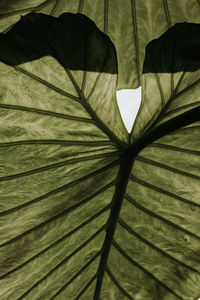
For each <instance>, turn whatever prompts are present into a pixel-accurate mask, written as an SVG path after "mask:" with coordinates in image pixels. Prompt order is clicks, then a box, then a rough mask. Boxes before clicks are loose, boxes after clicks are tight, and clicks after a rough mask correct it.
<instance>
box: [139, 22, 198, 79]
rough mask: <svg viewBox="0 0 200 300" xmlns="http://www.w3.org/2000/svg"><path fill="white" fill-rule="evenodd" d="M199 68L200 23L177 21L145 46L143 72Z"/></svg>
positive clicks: (187, 70)
mask: <svg viewBox="0 0 200 300" xmlns="http://www.w3.org/2000/svg"><path fill="white" fill-rule="evenodd" d="M199 69H200V24H193V23H186V22H184V23H177V24H176V25H174V26H172V27H171V28H170V29H169V30H167V31H166V32H165V33H164V34H163V35H161V37H159V38H158V39H155V40H152V41H151V42H150V43H149V44H148V45H147V47H146V55H145V60H144V65H143V73H176V72H181V71H183V72H194V71H197V70H199Z"/></svg>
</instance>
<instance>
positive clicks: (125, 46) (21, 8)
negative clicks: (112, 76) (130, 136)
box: [0, 0, 200, 89]
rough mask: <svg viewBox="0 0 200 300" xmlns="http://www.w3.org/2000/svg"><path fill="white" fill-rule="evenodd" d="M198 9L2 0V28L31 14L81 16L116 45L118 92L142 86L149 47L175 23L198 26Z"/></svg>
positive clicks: (118, 1)
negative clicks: (146, 48) (91, 21)
mask: <svg viewBox="0 0 200 300" xmlns="http://www.w3.org/2000/svg"><path fill="white" fill-rule="evenodd" d="M199 7H200V3H199V0H190V1H185V0H179V1H169V0H163V1H161V0H153V1H146V0H130V1H124V0H109V1H108V0H104V1H103V0H98V1H97V0H96V1H95V2H94V1H92V0H67V1H66V0H29V1H28V2H27V1H26V0H20V1H17V0H15V1H13V0H12V1H11V0H10V1H7V0H1V3H0V28H1V31H7V30H8V28H10V26H12V25H13V24H14V23H16V22H17V21H18V20H19V18H20V17H21V15H25V14H27V13H28V12H37V13H39V12H41V13H44V14H47V15H52V16H56V17H58V16H60V15H61V14H62V13H64V12H71V13H78V12H79V13H82V14H84V15H86V16H88V17H89V18H90V19H91V20H93V21H94V22H95V23H96V25H97V26H98V28H99V29H100V30H102V31H103V32H104V33H106V34H108V36H109V37H110V38H111V40H112V42H113V43H114V44H115V47H116V50H117V56H118V64H119V78H118V83H117V89H133V88H137V87H138V86H141V73H142V68H143V60H144V56H145V47H146V45H147V44H148V43H149V42H150V41H151V40H153V39H155V38H158V37H159V36H160V35H161V34H163V33H164V32H165V31H166V30H167V29H168V28H170V27H171V26H172V25H174V24H175V23H179V22H191V23H198V22H199ZM122 8H123V9H122Z"/></svg>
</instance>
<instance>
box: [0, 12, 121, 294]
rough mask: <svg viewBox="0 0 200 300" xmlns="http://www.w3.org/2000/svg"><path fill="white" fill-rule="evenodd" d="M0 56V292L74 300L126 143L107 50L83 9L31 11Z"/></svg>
mask: <svg viewBox="0 0 200 300" xmlns="http://www.w3.org/2000/svg"><path fill="white" fill-rule="evenodd" d="M78 32H81V35H80V33H79V34H78ZM96 43H98V49H96V48H95V46H96ZM80 50H81V51H80ZM0 59H1V63H0V70H1V72H0V93H1V94H0V114H1V118H0V122H1V124H0V128H1V142H0V157H1V161H2V162H3V167H2V166H1V168H0V189H1V202H0V228H1V243H0V266H1V267H0V278H1V283H0V285H1V287H0V291H1V292H0V294H1V296H0V297H1V298H3V299H7V298H12V299H17V298H21V299H28V298H29V299H30V298H31V299H38V298H40V297H42V298H44V299H45V298H46V299H50V298H51V297H53V295H55V294H58V295H59V299H61V298H63V297H64V298H63V299H75V297H78V295H79V293H81V294H82V292H83V291H84V290H85V287H86V286H87V284H88V282H90V281H91V283H94V282H95V280H96V276H97V268H98V263H99V258H100V254H101V251H102V243H103V241H104V237H105V233H106V231H105V229H106V228H107V219H108V216H109V212H110V208H111V201H112V197H113V193H114V190H115V184H116V178H117V173H118V169H119V153H120V151H121V149H122V148H123V147H126V140H127V131H126V129H125V127H124V125H123V122H122V120H121V117H120V114H119V111H118V107H117V103H116V100H115V92H116V81H117V60H116V53H115V49H114V46H113V44H112V42H111V41H110V39H109V38H108V37H107V36H106V35H105V34H103V33H102V32H100V31H99V29H98V28H97V27H96V26H95V24H94V23H93V22H92V21H90V20H89V19H88V18H87V17H84V16H83V15H80V14H78V15H73V14H71V13H66V14H63V15H62V16H60V18H56V17H52V16H48V15H44V14H35V13H31V14H28V15H26V16H25V17H22V18H21V20H20V21H19V22H18V23H17V24H16V25H15V26H14V27H13V28H12V29H10V30H9V31H8V32H7V33H6V34H1V36H0ZM69 68H70V69H69ZM114 132H115V133H114ZM120 132H121V133H120ZM120 136H121V137H120ZM71 283H72V285H71ZM80 283H81V284H80ZM67 286H68V287H69V288H68V289H67V294H65V293H66V289H65V287H67ZM63 292H64V294H62V293H63ZM90 293H93V290H92V291H89V292H88V291H87V294H86V295H87V299H91V297H92V296H91V294H90ZM60 297H61V298H60Z"/></svg>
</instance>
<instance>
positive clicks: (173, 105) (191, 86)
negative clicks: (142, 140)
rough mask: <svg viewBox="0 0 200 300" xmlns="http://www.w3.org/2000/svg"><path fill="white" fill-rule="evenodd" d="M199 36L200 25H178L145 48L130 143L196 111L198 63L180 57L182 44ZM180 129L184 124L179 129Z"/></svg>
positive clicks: (199, 71) (199, 73)
mask: <svg viewBox="0 0 200 300" xmlns="http://www.w3.org/2000/svg"><path fill="white" fill-rule="evenodd" d="M199 35H200V24H192V23H186V22H185V23H179V24H176V25H174V26H173V27H171V28H170V29H169V30H168V31H167V32H166V33H164V34H163V35H162V36H161V37H160V38H158V39H156V40H153V41H152V42H151V43H149V44H148V46H147V48H146V56H145V61H144V66H143V76H142V77H143V79H142V80H143V94H142V102H141V107H140V110H139V113H138V115H137V118H136V121H135V123H134V126H133V129H132V141H134V140H135V139H137V138H138V137H139V136H141V134H144V133H146V132H148V131H149V130H150V129H153V128H155V127H156V126H159V125H161V124H163V123H166V122H167V121H168V120H171V119H172V118H175V117H178V116H180V115H182V114H184V113H186V112H189V111H190V110H191V111H192V109H195V108H197V110H198V109H199V107H200V98H199V84H200V79H199V78H200V62H198V61H195V60H192V59H189V57H188V58H185V57H183V56H182V54H181V51H182V50H181V47H182V45H183V43H184V42H188V43H189V42H194V41H196V40H198V39H199ZM191 52H192V50H191ZM152 99H153V101H152ZM197 114H198V115H199V111H198V113H197ZM196 120H198V119H196ZM177 121H178V119H177ZM184 125H187V124H182V125H181V126H184ZM174 126H175V127H176V125H175V124H174Z"/></svg>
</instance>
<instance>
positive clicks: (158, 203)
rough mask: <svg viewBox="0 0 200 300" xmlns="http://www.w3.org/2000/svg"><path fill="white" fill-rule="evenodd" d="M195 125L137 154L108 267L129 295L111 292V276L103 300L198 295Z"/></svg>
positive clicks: (199, 154) (199, 175)
mask: <svg viewBox="0 0 200 300" xmlns="http://www.w3.org/2000/svg"><path fill="white" fill-rule="evenodd" d="M199 125H200V123H199V122H197V123H194V124H192V125H190V126H187V127H183V128H181V129H179V130H177V131H175V132H173V133H171V134H169V135H167V136H165V137H163V138H160V139H158V140H156V142H154V143H151V144H150V145H149V146H147V147H146V148H144V149H143V150H142V151H141V152H140V153H139V154H138V155H137V156H136V159H135V163H134V166H133V169H132V172H131V175H130V179H129V183H128V186H127V189H126V193H125V197H124V201H123V204H122V209H121V212H120V218H119V220H118V224H117V229H116V232H115V236H114V241H113V243H112V244H113V245H112V248H111V252H110V256H109V260H108V267H107V268H108V269H107V271H108V272H107V273H108V275H109V276H110V277H111V278H112V276H113V277H114V279H115V280H116V281H117V282H118V283H119V284H120V285H121V287H122V288H123V289H124V290H125V292H126V293H128V295H126V293H125V292H123V293H121V294H120V293H119V291H117V290H116V291H115V294H114V296H112V290H110V291H109V285H110V284H111V285H116V283H115V282H114V279H113V280H111V281H110V282H109V281H108V282H107V284H106V283H105V285H104V287H105V295H107V296H106V297H105V299H128V298H129V299H166V300H168V299H170V300H171V299H197V298H198V297H199V294H200V288H199V287H200V261H199V246H200V235H199V215H200V203H199V195H200V185H199V182H200V159H199V158H200V151H199V149H200V140H199ZM109 273H110V274H109ZM112 281H113V282H112ZM123 294H124V298H123ZM103 299H104V298H103Z"/></svg>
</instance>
